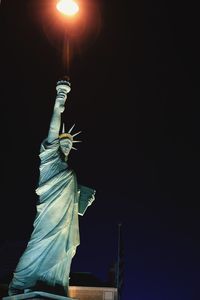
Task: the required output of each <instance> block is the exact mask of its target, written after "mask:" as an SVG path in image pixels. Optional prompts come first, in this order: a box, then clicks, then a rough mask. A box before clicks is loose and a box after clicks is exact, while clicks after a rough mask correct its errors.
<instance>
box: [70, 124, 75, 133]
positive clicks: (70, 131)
mask: <svg viewBox="0 0 200 300" xmlns="http://www.w3.org/2000/svg"><path fill="white" fill-rule="evenodd" d="M74 126H75V124H74V125H73V126H72V127H71V128H70V130H69V131H68V133H71V132H72V130H73V128H74Z"/></svg>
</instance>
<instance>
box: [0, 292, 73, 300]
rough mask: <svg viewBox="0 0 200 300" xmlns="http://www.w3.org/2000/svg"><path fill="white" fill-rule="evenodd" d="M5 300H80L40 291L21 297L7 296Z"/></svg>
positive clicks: (21, 295)
mask: <svg viewBox="0 0 200 300" xmlns="http://www.w3.org/2000/svg"><path fill="white" fill-rule="evenodd" d="M2 299H3V300H23V299H29V300H31V299H34V300H36V299H38V300H41V299H46V300H47V299H55V300H78V299H75V298H69V297H64V296H60V295H56V294H51V293H46V292H40V291H34V292H30V293H25V294H19V295H14V296H6V297H3V298H2Z"/></svg>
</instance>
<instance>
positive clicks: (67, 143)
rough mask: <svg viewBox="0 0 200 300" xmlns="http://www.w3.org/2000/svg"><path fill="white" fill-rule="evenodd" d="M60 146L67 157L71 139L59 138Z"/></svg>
mask: <svg viewBox="0 0 200 300" xmlns="http://www.w3.org/2000/svg"><path fill="white" fill-rule="evenodd" d="M60 148H61V151H62V152H63V154H64V155H65V157H67V156H68V154H69V152H70V150H71V148H72V141H71V140H70V139H68V138H64V139H60Z"/></svg>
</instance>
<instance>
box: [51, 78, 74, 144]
mask: <svg viewBox="0 0 200 300" xmlns="http://www.w3.org/2000/svg"><path fill="white" fill-rule="evenodd" d="M70 90H71V84H70V82H69V81H67V80H59V81H58V82H57V85H56V91H57V95H56V100H55V104H54V109H53V114H52V118H51V122H50V126H49V132H48V136H47V142H48V143H52V141H54V140H55V139H58V137H59V131H60V126H61V114H62V113H63V111H64V110H65V102H66V100H67V94H68V93H69V92H70Z"/></svg>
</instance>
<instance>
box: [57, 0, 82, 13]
mask: <svg viewBox="0 0 200 300" xmlns="http://www.w3.org/2000/svg"><path fill="white" fill-rule="evenodd" d="M56 8H57V10H58V11H59V12H61V13H62V14H64V15H67V16H73V15H75V14H76V13H77V12H78V11H79V7H78V4H77V3H76V2H74V1H73V0H60V1H59V2H58V3H57V5H56Z"/></svg>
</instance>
